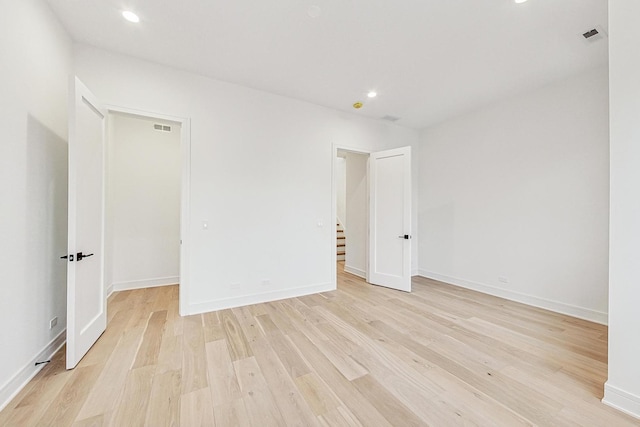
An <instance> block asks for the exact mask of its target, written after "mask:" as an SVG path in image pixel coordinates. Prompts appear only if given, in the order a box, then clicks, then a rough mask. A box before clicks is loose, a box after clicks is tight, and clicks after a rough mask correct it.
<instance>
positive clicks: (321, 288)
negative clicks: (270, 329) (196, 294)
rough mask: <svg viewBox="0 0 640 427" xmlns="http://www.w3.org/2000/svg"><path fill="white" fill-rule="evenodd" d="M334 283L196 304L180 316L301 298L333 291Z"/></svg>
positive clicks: (191, 305) (334, 288)
mask: <svg viewBox="0 0 640 427" xmlns="http://www.w3.org/2000/svg"><path fill="white" fill-rule="evenodd" d="M335 290H336V283H335V282H329V283H320V284H316V285H308V286H302V287H298V288H291V289H282V290H277V291H270V292H261V293H257V294H251V295H243V296H239V297H231V298H222V299H218V300H211V301H206V302H202V303H197V304H189V305H188V307H187V311H188V312H187V313H181V315H182V316H185V315H191V314H200V313H207V312H210V311H217V310H224V309H227V308H235V307H242V306H244V305H251V304H259V303H263V302H270V301H277V300H281V299H287V298H295V297H301V296H304V295H310V294H317V293H320V292H328V291H335Z"/></svg>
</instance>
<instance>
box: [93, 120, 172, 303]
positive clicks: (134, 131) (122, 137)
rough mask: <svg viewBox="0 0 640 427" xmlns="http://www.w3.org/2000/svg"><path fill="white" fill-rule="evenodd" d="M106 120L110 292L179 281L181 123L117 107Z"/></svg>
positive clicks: (106, 282)
mask: <svg viewBox="0 0 640 427" xmlns="http://www.w3.org/2000/svg"><path fill="white" fill-rule="evenodd" d="M107 123H108V129H107V135H108V137H107V153H106V168H105V185H106V191H105V234H104V236H105V243H104V244H105V251H104V254H105V270H104V275H105V284H106V285H107V293H108V294H110V293H111V292H113V291H122V290H130V289H139V288H149V287H156V286H166V285H174V284H179V283H180V238H181V230H180V223H181V221H180V215H181V212H180V211H181V209H180V207H181V179H182V172H181V169H182V162H181V154H180V152H181V130H182V124H181V123H180V122H178V121H175V120H169V119H166V118H160V117H152V116H147V115H140V114H132V113H127V112H122V111H115V110H113V109H109V114H108V121H107Z"/></svg>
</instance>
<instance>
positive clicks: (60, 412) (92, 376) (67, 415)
mask: <svg viewBox="0 0 640 427" xmlns="http://www.w3.org/2000/svg"><path fill="white" fill-rule="evenodd" d="M99 373H100V367H99V366H97V365H90V366H84V367H81V368H76V369H75V370H74V372H73V374H72V377H71V378H70V379H69V381H68V382H67V383H66V384H65V386H64V387H63V388H62V390H60V393H59V394H58V395H57V397H56V398H55V399H54V400H53V401H52V402H51V404H50V405H49V406H48V408H47V410H46V411H45V412H44V414H43V415H42V417H41V418H40V420H39V421H38V422H37V423H36V424H37V425H43V426H66V425H71V424H73V422H74V421H75V419H76V416H77V415H78V412H79V411H80V408H82V405H83V404H84V401H85V400H86V398H87V395H88V391H89V390H90V389H91V388H92V387H93V384H94V383H95V381H96V380H97V379H98V374H99Z"/></svg>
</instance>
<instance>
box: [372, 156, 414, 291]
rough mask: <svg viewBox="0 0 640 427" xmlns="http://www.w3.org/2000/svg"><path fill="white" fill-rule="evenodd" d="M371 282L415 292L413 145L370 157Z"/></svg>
mask: <svg viewBox="0 0 640 427" xmlns="http://www.w3.org/2000/svg"><path fill="white" fill-rule="evenodd" d="M369 209H370V212H369V271H368V280H369V283H372V284H374V285H380V286H386V287H388V288H393V289H398V290H401V291H406V292H411V147H402V148H396V149H393V150H386V151H380V152H377V153H371V155H370V157H369Z"/></svg>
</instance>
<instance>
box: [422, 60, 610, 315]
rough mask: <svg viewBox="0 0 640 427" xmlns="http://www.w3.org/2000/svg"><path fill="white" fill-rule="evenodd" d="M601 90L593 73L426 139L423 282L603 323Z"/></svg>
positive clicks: (443, 127) (458, 121)
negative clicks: (433, 280) (432, 281)
mask: <svg viewBox="0 0 640 427" xmlns="http://www.w3.org/2000/svg"><path fill="white" fill-rule="evenodd" d="M607 84H608V83H607V70H606V69H605V68H601V69H597V70H592V71H589V72H586V73H583V74H581V75H579V76H575V77H573V78H570V79H568V80H565V81H560V82H557V83H555V84H553V85H551V86H548V87H545V88H542V89H539V90H536V91H534V92H530V93H526V94H523V95H521V96H518V97H515V98H512V99H509V100H506V101H504V102H501V103H499V104H497V105H492V106H489V107H487V108H485V109H483V110H480V111H476V112H474V113H471V114H468V115H465V116H462V117H459V118H455V119H453V120H449V121H447V122H445V123H442V124H440V125H437V126H434V127H432V128H429V129H427V130H426V131H424V133H423V134H422V146H421V149H420V195H419V200H420V208H419V227H420V249H419V256H420V261H419V265H420V269H421V271H420V273H421V275H424V276H427V277H432V278H436V279H441V280H443V281H446V282H449V283H454V284H458V285H462V286H467V287H470V288H474V289H478V290H480V291H483V292H488V293H492V294H496V295H499V296H504V297H507V298H512V299H515V300H518V301H522V302H525V303H529V304H533V305H537V306H542V307H546V308H549V309H552V310H556V311H560V312H564V313H568V314H571V315H574V316H578V317H583V318H588V319H592V320H594V321H597V322H601V323H606V319H607V314H606V313H607V294H608V288H607V281H608V280H607V274H608V250H607V246H608V196H609V163H608V161H609V152H608V149H609V145H608V98H607V97H608V88H607ZM500 277H502V278H503V280H502V281H501V280H500V279H499V278H500ZM504 280H507V281H508V283H504Z"/></svg>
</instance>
